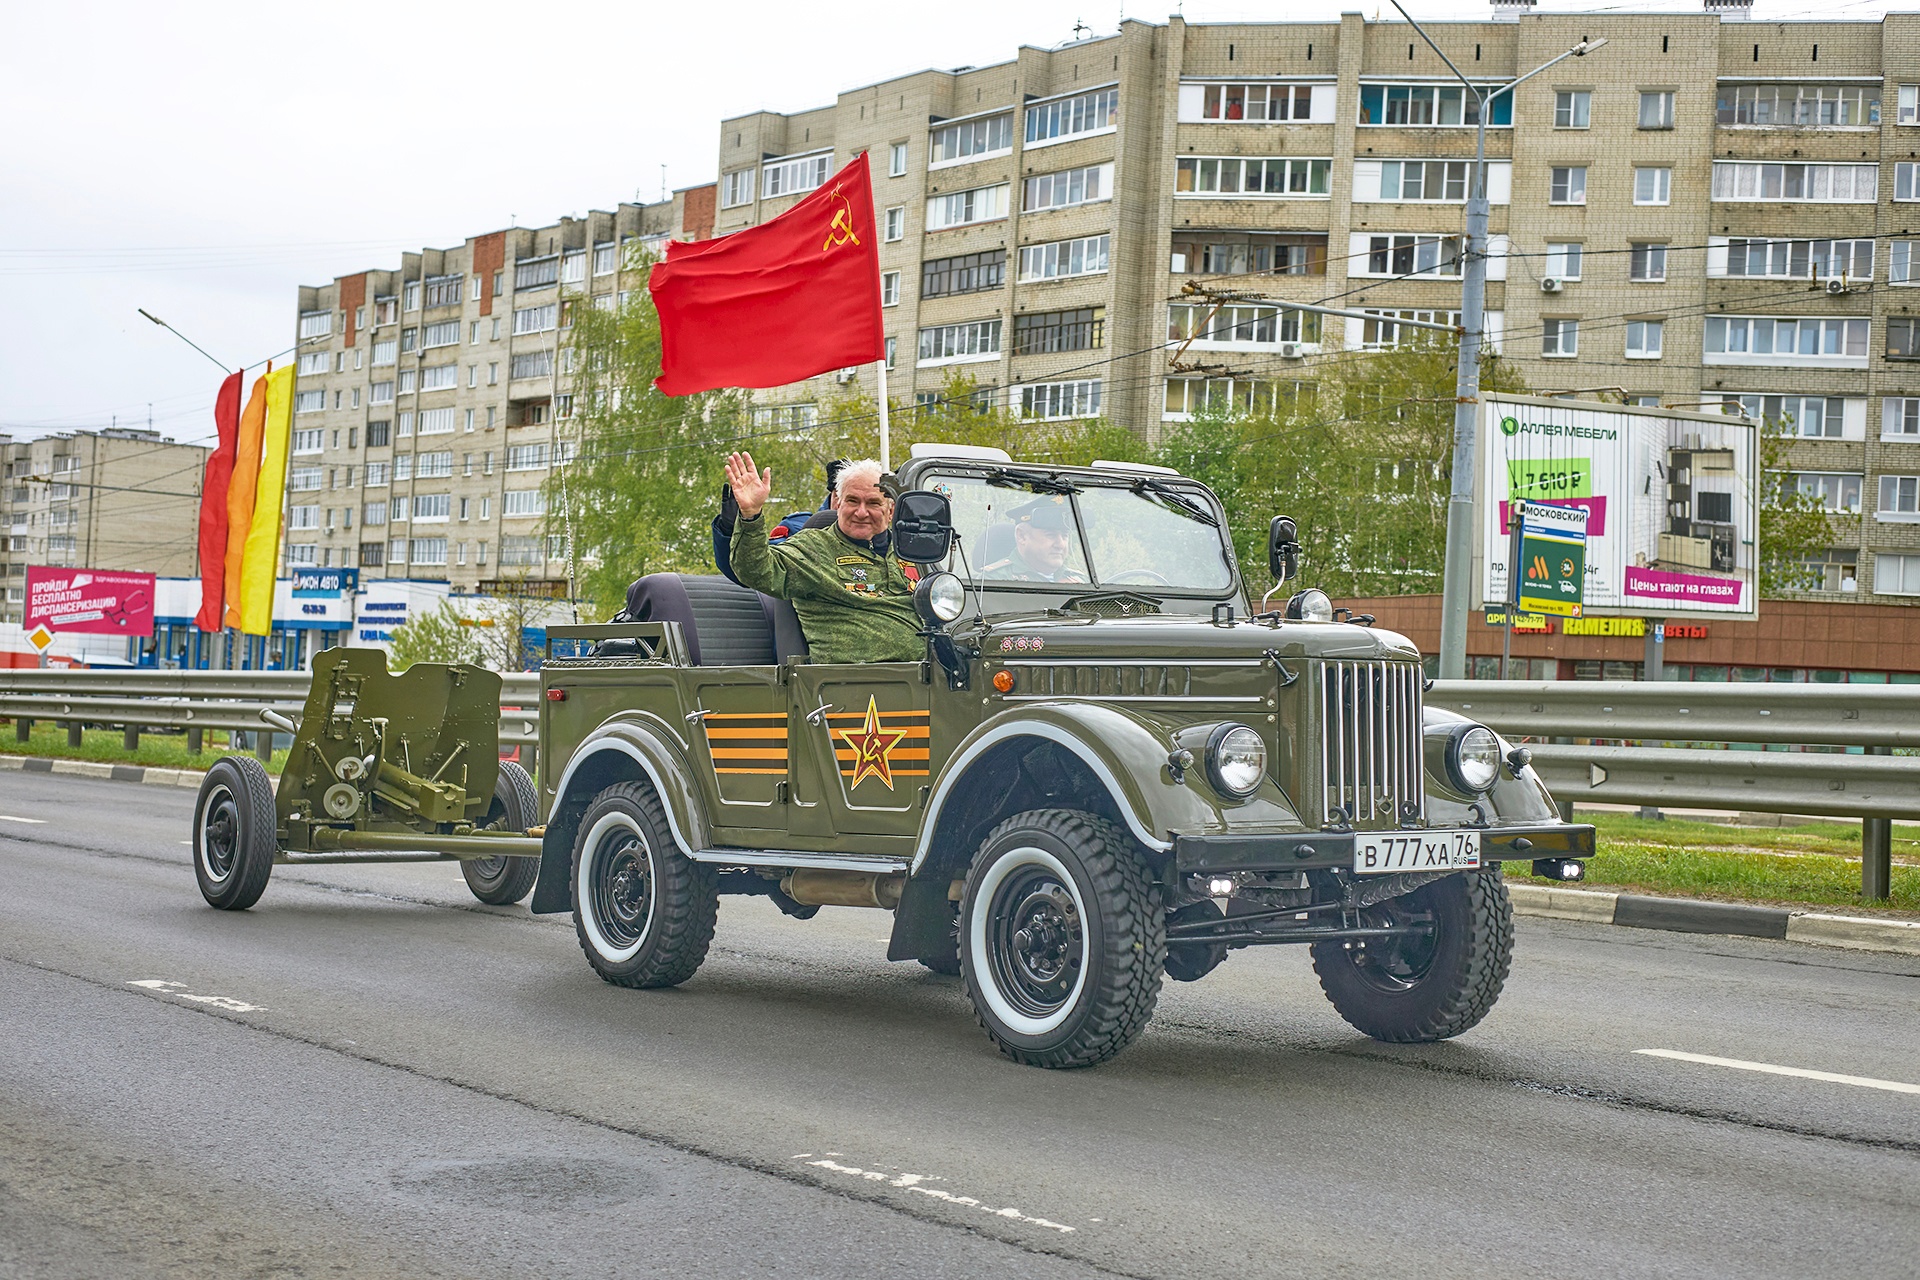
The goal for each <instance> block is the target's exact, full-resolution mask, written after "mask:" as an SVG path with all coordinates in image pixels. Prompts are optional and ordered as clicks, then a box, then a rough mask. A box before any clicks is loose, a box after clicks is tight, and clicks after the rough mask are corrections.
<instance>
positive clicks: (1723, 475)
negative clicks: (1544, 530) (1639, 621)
mask: <svg viewBox="0 0 1920 1280" xmlns="http://www.w3.org/2000/svg"><path fill="white" fill-rule="evenodd" d="M1755 430H1756V428H1755V425H1754V424H1753V423H1751V422H1748V421H1745V420H1743V419H1741V418H1734V417H1721V416H1719V415H1717V414H1704V413H1683V412H1678V411H1675V410H1671V409H1645V408H1628V407H1624V406H1618V405H1604V404H1598V403H1595V402H1593V401H1581V400H1544V399H1539V398H1537V397H1532V396H1498V395H1489V396H1487V397H1485V398H1484V400H1483V401H1482V414H1481V426H1480V476H1479V499H1480V530H1479V537H1478V554H1479V559H1480V573H1479V586H1480V599H1479V602H1478V603H1479V604H1480V605H1481V606H1482V607H1483V608H1495V609H1497V608H1500V607H1501V606H1502V604H1503V603H1504V601H1505V600H1506V599H1507V598H1508V597H1507V563H1506V562H1507V542H1508V537H1509V532H1508V525H1507V520H1508V517H1509V515H1510V514H1511V511H1512V504H1513V501H1514V500H1515V499H1516V498H1519V499H1525V500H1526V501H1527V502H1529V503H1533V502H1545V503H1550V504H1552V505H1555V506H1565V507H1578V508H1580V509H1582V510H1584V511H1585V512H1586V513H1587V524H1586V534H1587V536H1586V563H1585V565H1584V566H1583V569H1584V573H1585V577H1586V587H1585V590H1584V591H1582V592H1581V596H1582V604H1581V613H1582V614H1583V615H1608V614H1612V615H1620V614H1638V615H1646V616H1650V617H1668V618H1687V617H1723V618H1724V617H1734V618H1752V617H1754V616H1756V614H1757V612H1758V609H1759V571H1758V564H1759V554H1758V553H1759V526H1760V489H1759V450H1758V443H1759V442H1758V440H1757V438H1756V435H1755Z"/></svg>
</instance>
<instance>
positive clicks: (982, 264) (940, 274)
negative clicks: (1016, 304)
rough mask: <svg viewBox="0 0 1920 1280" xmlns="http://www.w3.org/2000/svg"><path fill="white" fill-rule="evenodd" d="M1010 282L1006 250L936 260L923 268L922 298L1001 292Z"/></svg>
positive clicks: (921, 280)
mask: <svg viewBox="0 0 1920 1280" xmlns="http://www.w3.org/2000/svg"><path fill="white" fill-rule="evenodd" d="M1006 281H1007V255H1006V253H1005V251H1004V250H1000V249H994V250H991V251H989V252H987V253H963V254H959V255H956V256H955V257H951V258H932V259H929V260H928V261H927V262H925V263H924V264H922V266H921V269H920V296H921V297H923V298H944V297H948V296H950V295H952V294H959V293H980V292H982V291H983V290H987V289H998V288H1000V287H1001V286H1002V285H1004V284H1005V283H1006Z"/></svg>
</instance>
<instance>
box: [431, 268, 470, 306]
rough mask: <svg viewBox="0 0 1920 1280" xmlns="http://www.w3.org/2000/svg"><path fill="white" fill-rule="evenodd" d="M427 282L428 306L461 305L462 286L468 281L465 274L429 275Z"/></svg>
mask: <svg viewBox="0 0 1920 1280" xmlns="http://www.w3.org/2000/svg"><path fill="white" fill-rule="evenodd" d="M426 283H427V305H428V306H430V307H457V306H459V305H460V286H461V285H463V284H465V283H466V277H465V276H460V275H446V276H428V277H427V282H426Z"/></svg>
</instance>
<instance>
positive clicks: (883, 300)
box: [880, 271, 900, 307]
mask: <svg viewBox="0 0 1920 1280" xmlns="http://www.w3.org/2000/svg"><path fill="white" fill-rule="evenodd" d="M880 305H881V306H883V307H897V306H899V305H900V273H899V272H898V271H882V272H881V273H880Z"/></svg>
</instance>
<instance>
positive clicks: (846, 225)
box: [820, 190, 860, 253]
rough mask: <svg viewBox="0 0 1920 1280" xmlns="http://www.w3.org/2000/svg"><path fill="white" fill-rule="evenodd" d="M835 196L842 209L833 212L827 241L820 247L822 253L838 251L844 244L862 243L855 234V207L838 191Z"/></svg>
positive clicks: (828, 225)
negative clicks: (830, 250)
mask: <svg viewBox="0 0 1920 1280" xmlns="http://www.w3.org/2000/svg"><path fill="white" fill-rule="evenodd" d="M833 195H834V198H835V199H836V200H838V201H839V202H840V207H839V208H838V209H835V210H834V211H833V220H832V221H831V222H829V223H828V224H827V240H826V243H825V244H823V245H821V246H820V252H822V253H825V252H826V251H827V250H829V249H837V248H839V247H840V246H841V245H843V244H859V243H860V237H859V236H857V235H855V234H854V233H853V206H852V205H851V204H849V203H847V198H846V197H845V196H843V195H841V194H840V193H839V191H837V190H836V191H835V192H834V193H833Z"/></svg>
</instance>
